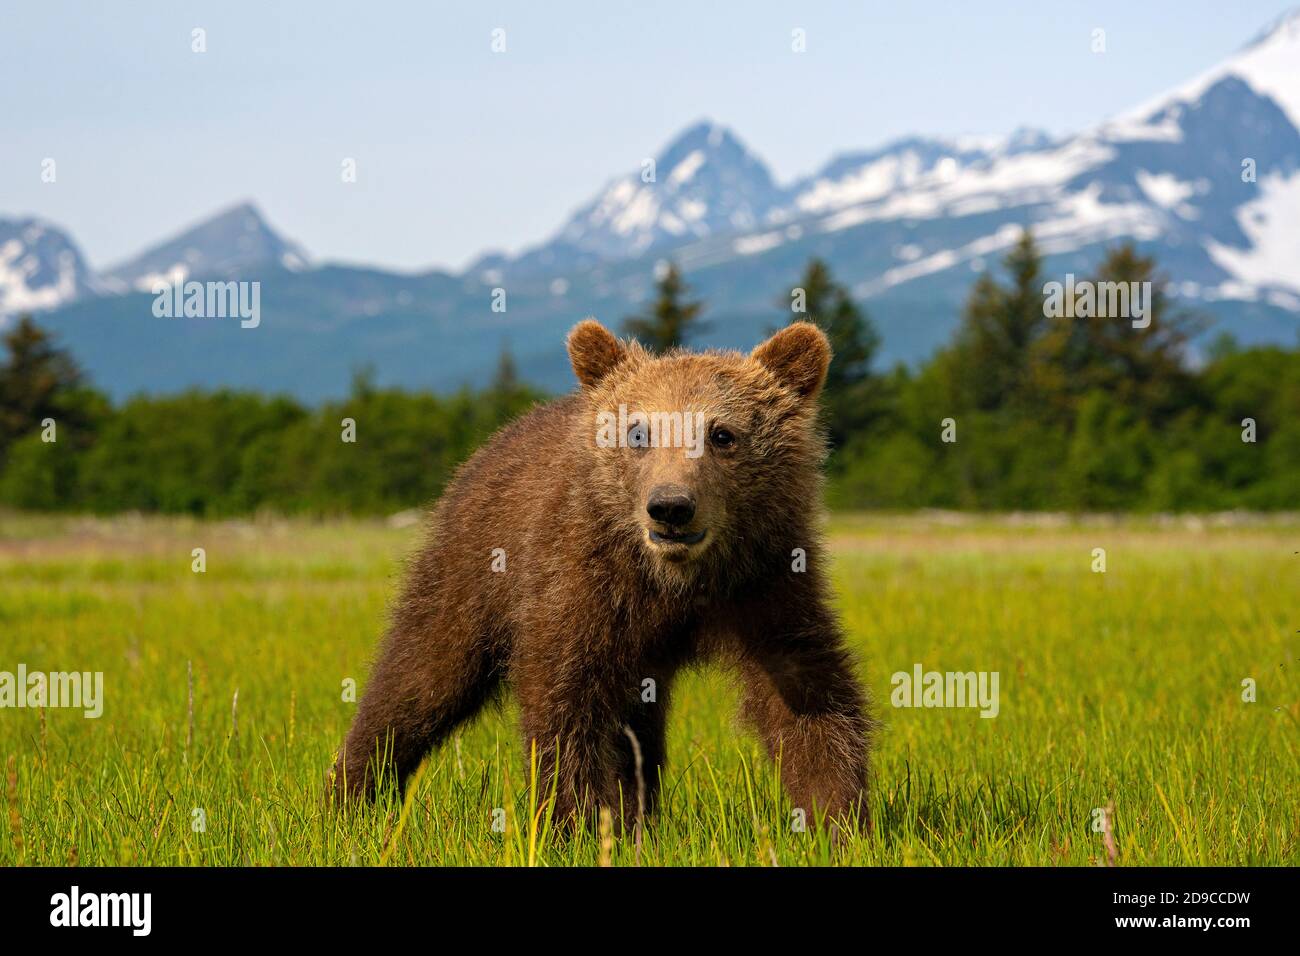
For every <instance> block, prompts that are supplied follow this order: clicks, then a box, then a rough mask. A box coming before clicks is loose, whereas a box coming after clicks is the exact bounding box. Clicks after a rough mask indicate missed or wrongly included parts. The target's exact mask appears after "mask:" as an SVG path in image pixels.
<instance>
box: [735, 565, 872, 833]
mask: <svg viewBox="0 0 1300 956" xmlns="http://www.w3.org/2000/svg"><path fill="white" fill-rule="evenodd" d="M807 584H808V585H810V586H811V590H804V589H802V588H800V589H799V590H802V591H803V593H802V594H801V595H798V596H796V595H792V594H786V595H785V596H784V597H781V596H780V595H772V597H773V598H775V599H774V600H772V601H770V602H767V601H765V602H763V606H762V607H753V608H750V609H749V610H750V612H751V613H749V614H746V615H745V617H744V618H743V620H746V621H748V625H749V626H748V627H746V628H744V630H743V631H742V633H741V634H740V635H739V637H740V639H741V646H740V648H739V656H740V669H741V674H742V677H743V681H744V696H743V705H742V713H743V715H744V717H745V718H746V719H747V720H748V721H749V722H750V723H751V724H753V725H754V726H755V727H756V728H757V730H758V732H759V734H760V736H761V737H762V739H763V742H764V744H765V745H766V747H767V751H768V754H769V755H770V756H771V757H772V759H774V760H779V761H780V766H781V777H782V782H783V784H784V785H785V788H786V792H787V793H788V794H789V795H790V798H791V800H792V801H793V803H794V806H795V807H796V808H799V809H802V810H804V811H805V813H807V814H808V816H809V818H811V819H817V818H819V817H821V816H825V817H826V818H828V819H829V820H831V821H832V822H836V821H839V820H847V819H853V818H856V820H857V822H858V823H859V824H862V825H865V824H866V823H867V807H866V788H867V751H868V746H869V742H870V733H871V719H870V717H869V716H868V715H867V702H866V694H865V692H864V690H863V688H862V686H861V684H860V683H859V682H858V680H857V678H856V677H855V676H854V673H853V668H852V662H851V660H850V657H849V654H848V652H847V651H846V649H845V647H844V638H843V635H842V633H841V631H840V627H839V623H838V622H837V621H836V619H835V615H834V613H833V612H832V611H831V610H830V608H829V607H828V606H827V604H826V602H825V601H824V600H823V599H822V597H821V593H820V592H821V587H820V585H819V583H818V582H816V581H808V582H807Z"/></svg>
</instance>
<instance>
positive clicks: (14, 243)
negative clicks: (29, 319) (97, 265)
mask: <svg viewBox="0 0 1300 956" xmlns="http://www.w3.org/2000/svg"><path fill="white" fill-rule="evenodd" d="M101 290H102V285H101V283H100V282H99V281H98V280H97V279H96V278H95V276H94V274H93V273H92V272H91V271H90V269H89V268H88V267H87V266H86V262H85V260H84V259H83V258H82V256H81V250H79V249H78V248H77V246H76V243H74V242H73V241H72V240H71V239H70V238H69V237H68V235H67V234H66V233H64V232H63V231H62V230H60V229H58V228H57V227H55V226H52V225H51V224H50V223H48V222H43V221H42V220H40V219H0V322H2V321H3V320H4V318H5V317H7V316H12V315H15V314H17V313H19V312H35V311H41V310H45V309H53V308H57V307H58V306H60V305H64V304H65V303H68V302H71V301H73V300H74V299H76V298H77V297H78V296H82V295H87V294H93V293H97V292H99V291H101Z"/></svg>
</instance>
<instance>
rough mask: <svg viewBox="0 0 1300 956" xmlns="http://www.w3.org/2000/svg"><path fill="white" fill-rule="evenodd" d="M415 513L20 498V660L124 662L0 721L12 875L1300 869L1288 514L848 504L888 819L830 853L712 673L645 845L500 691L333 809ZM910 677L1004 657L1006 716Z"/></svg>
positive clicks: (5, 639) (1293, 544) (691, 686)
mask: <svg viewBox="0 0 1300 956" xmlns="http://www.w3.org/2000/svg"><path fill="white" fill-rule="evenodd" d="M401 525H402V523H400V522H399V523H396V524H390V523H388V522H384V521H363V520H349V521H331V522H311V521H306V520H294V521H283V520H269V519H268V520H256V521H228V522H199V521H191V520H186V519H173V518H140V517H122V518H113V519H89V518H78V517H35V516H29V515H25V514H21V513H0V671H10V672H13V671H15V670H16V668H17V667H18V665H19V664H24V665H26V667H27V669H28V670H29V671H36V670H44V671H68V670H77V671H90V672H94V671H102V672H103V675H104V701H103V707H104V710H103V715H102V716H101V717H99V718H98V719H87V718H85V717H84V716H83V715H82V713H81V711H78V710H69V709H57V708H43V709H42V708H38V709H34V710H33V709H3V710H0V797H2V798H3V805H4V809H3V813H2V814H0V864H3V865H53V866H61V865H72V864H81V865H94V864H102V865H108V864H126V865H148V866H155V865H159V866H161V865H186V866H188V865H387V866H397V865H523V864H538V865H546V866H565V865H573V864H577V865H597V864H612V865H616V866H634V865H643V866H658V865H680V864H703V865H761V866H763V865H782V866H790V865H806V864H855V865H858V864H861V865H922V866H924V865H1069V866H1105V865H1117V866H1129V865H1146V864H1161V865H1163V864H1170V865H1210V864H1221V865H1272V866H1277V865H1296V863H1297V862H1300V676H1298V674H1297V672H1298V671H1300V631H1298V630H1297V629H1298V628H1300V608H1298V607H1297V602H1296V594H1297V587H1296V584H1297V574H1298V573H1300V554H1297V551H1300V519H1297V518H1296V517H1294V516H1290V517H1286V516H1281V517H1272V518H1252V517H1250V516H1240V515H1238V516H1228V517H1224V518H1215V517H1213V516H1209V517H1201V518H1169V519H1160V518H1154V517H1151V518H1126V519H1109V518H1103V517H1097V518H1078V519H1070V518H1065V517H1052V516H1039V517H1017V516H989V517H972V516H958V515H952V514H946V513H920V514H914V515H907V516H884V515H870V516H868V515H837V516H834V517H833V518H832V519H831V521H830V524H829V534H830V541H831V544H832V548H833V551H834V555H835V570H834V578H835V583H836V586H837V590H838V600H839V606H840V608H841V610H842V613H843V616H844V620H845V623H846V625H847V628H848V631H849V633H850V634H851V638H852V642H853V645H854V648H855V651H856V653H857V655H858V657H859V659H860V662H861V669H862V676H863V679H864V680H865V681H866V682H867V684H868V686H869V687H870V689H871V692H872V695H873V697H874V711H875V714H876V716H877V717H878V718H879V719H880V722H881V727H880V731H879V734H878V736H877V739H876V748H875V755H874V781H873V787H872V792H871V817H872V821H873V823H872V827H871V828H870V830H869V831H868V832H863V833H860V834H855V835H851V836H848V837H847V838H845V839H844V840H843V841H842V842H840V843H838V844H834V843H832V841H830V840H829V839H828V838H827V837H826V836H825V835H824V833H822V832H821V831H819V830H817V828H815V827H812V828H809V829H807V830H803V831H800V830H799V829H798V828H797V826H796V825H795V819H794V817H793V815H792V813H791V808H790V806H789V804H788V801H786V800H785V798H784V797H783V795H782V793H781V789H780V783H779V778H778V771H777V769H776V768H774V767H773V765H772V764H771V763H770V762H769V761H768V760H767V758H766V756H765V754H764V753H763V751H762V749H761V747H760V745H759V743H758V741H757V740H756V738H754V737H753V736H752V735H750V734H748V733H747V732H745V731H744V730H743V728H740V727H738V725H737V722H736V718H735V709H736V700H737V698H736V694H735V691H734V689H733V688H732V687H731V685H730V683H729V679H728V675H727V674H726V673H724V672H721V671H718V670H712V669H705V670H702V671H701V672H699V673H697V674H693V675H692V676H691V677H690V679H689V680H688V681H686V683H685V686H683V687H682V688H681V689H680V692H679V693H677V695H676V698H675V700H674V704H673V711H672V716H671V718H670V728H671V729H670V756H669V762H668V766H667V768H666V776H665V779H664V787H663V794H664V799H663V805H662V807H661V809H660V812H659V814H658V815H657V817H655V818H654V819H652V820H651V821H650V822H649V824H648V826H647V827H646V829H645V831H644V833H643V834H642V836H641V838H640V839H639V840H638V839H636V838H635V836H634V835H633V834H630V833H629V834H615V833H612V832H608V831H605V832H601V831H599V830H598V831H597V832H594V833H581V834H578V835H577V836H573V837H565V836H562V835H560V834H557V833H556V832H555V829H554V828H553V827H552V826H551V825H550V821H549V820H548V818H547V816H546V814H545V812H544V806H545V804H544V800H542V797H543V796H544V791H545V782H544V781H542V782H539V781H536V780H535V779H532V777H531V775H530V774H529V772H528V760H527V759H526V758H527V755H525V754H524V753H523V752H522V747H521V744H520V742H519V741H518V739H517V735H516V732H515V724H514V713H513V707H512V705H511V703H510V702H509V699H508V698H507V700H506V701H505V703H504V704H503V705H502V706H501V707H499V708H497V709H495V710H493V711H491V712H489V713H487V714H485V715H484V716H483V717H481V718H480V719H479V720H478V721H476V722H475V723H473V724H471V725H469V726H467V727H466V728H465V729H464V730H463V732H462V733H461V734H459V735H458V736H457V737H456V739H455V740H453V741H452V742H451V743H449V744H448V745H447V746H446V747H444V748H443V749H441V750H440V751H439V752H437V753H435V754H434V755H432V757H431V758H430V759H429V760H428V761H427V762H426V764H425V766H424V768H423V770H422V772H421V775H420V776H419V778H418V782H417V783H416V785H415V786H414V787H413V788H412V790H411V792H410V793H409V795H408V799H407V800H406V801H405V802H404V803H403V802H399V801H395V800H390V801H387V802H382V803H380V804H378V805H377V806H375V807H373V808H370V809H367V810H364V811H359V812H353V813H350V814H347V815H340V814H338V813H336V812H334V811H333V810H331V808H330V807H329V806H328V804H327V802H326V800H325V798H324V790H325V779H326V772H327V770H328V768H329V767H330V765H331V763H332V760H333V757H334V754H335V750H336V748H337V747H338V745H339V743H340V741H341V739H342V737H343V734H344V732H345V730H346V728H347V725H348V723H349V720H350V719H351V717H352V714H353V711H354V708H355V704H354V703H352V702H351V701H349V700H347V699H345V698H347V697H348V696H349V695H348V694H347V693H346V688H347V686H348V682H349V681H355V682H356V684H357V685H358V688H360V687H364V681H365V678H366V673H367V667H368V661H369V658H370V655H371V653H372V650H373V647H374V643H375V640H376V638H377V637H378V635H379V633H380V630H381V628H382V621H383V616H384V612H385V606H386V603H387V601H388V600H389V599H390V597H391V595H392V593H393V589H394V587H395V584H396V581H397V575H398V574H399V572H400V567H401V561H402V558H403V556H404V555H405V554H406V553H407V551H408V550H409V549H410V548H411V546H412V545H413V543H414V541H415V539H416V535H417V533H418V532H417V529H416V528H415V527H413V526H409V525H406V526H401ZM195 548H203V549H204V550H205V553H206V570H205V571H204V572H203V573H196V572H195V571H193V570H192V562H193V560H194V559H193V557H192V551H193V549H195ZM1098 548H1101V549H1104V550H1105V563H1106V570H1105V571H1104V572H1101V571H1098V570H1094V568H1095V567H1096V562H1097V557H1096V555H1095V552H1094V549H1098ZM918 664H919V665H921V666H922V667H923V669H924V670H927V671H929V670H937V671H944V672H947V671H957V672H966V671H976V672H997V673H998V675H999V684H998V687H999V695H1000V699H999V706H998V713H997V716H996V717H994V718H991V719H990V718H983V717H981V716H980V714H979V712H978V710H977V709H972V708H969V707H966V708H902V707H894V706H891V692H892V690H893V685H892V680H891V678H892V675H893V674H895V673H896V672H906V673H909V674H910V673H911V672H912V671H913V669H914V667H915V666H916V665H918ZM1246 679H1251V680H1253V681H1254V694H1253V695H1252V694H1251V693H1250V692H1249V691H1248V689H1247V688H1244V687H1243V681H1244V680H1246ZM1252 696H1253V697H1254V699H1253V700H1250V699H1243V698H1244V697H1245V698H1250V697H1252Z"/></svg>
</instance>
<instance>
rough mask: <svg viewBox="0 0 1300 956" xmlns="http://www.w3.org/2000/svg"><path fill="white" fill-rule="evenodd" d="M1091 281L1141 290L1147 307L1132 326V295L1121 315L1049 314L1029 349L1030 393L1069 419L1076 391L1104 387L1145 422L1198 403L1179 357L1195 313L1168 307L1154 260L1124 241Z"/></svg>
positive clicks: (1078, 393)
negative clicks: (1033, 387)
mask: <svg viewBox="0 0 1300 956" xmlns="http://www.w3.org/2000/svg"><path fill="white" fill-rule="evenodd" d="M1092 281H1093V288H1094V289H1098V290H1100V289H1104V288H1105V284H1107V283H1122V284H1123V285H1124V286H1126V287H1129V288H1130V289H1131V288H1133V287H1134V286H1135V285H1136V287H1138V288H1139V289H1144V290H1146V291H1145V292H1140V293H1139V294H1141V295H1143V296H1144V299H1145V301H1146V310H1147V311H1146V313H1145V316H1144V317H1143V318H1142V319H1141V320H1139V321H1140V322H1141V323H1142V324H1141V325H1139V326H1135V325H1134V318H1135V316H1136V311H1137V310H1136V302H1135V301H1133V300H1132V299H1131V297H1130V302H1129V314H1128V315H1122V316H1095V317H1090V318H1083V317H1077V316H1076V317H1067V316H1061V317H1058V318H1054V319H1052V320H1051V321H1050V323H1049V328H1048V331H1047V333H1046V334H1045V335H1043V336H1042V338H1041V339H1040V340H1039V341H1038V342H1037V343H1036V344H1035V348H1034V349H1033V354H1032V356H1031V360H1032V364H1033V377H1034V380H1035V383H1036V388H1037V392H1038V394H1039V395H1040V396H1041V397H1042V398H1043V399H1044V400H1045V403H1046V405H1047V406H1048V407H1049V408H1050V409H1051V410H1053V411H1055V412H1056V414H1057V415H1058V416H1059V417H1060V418H1063V419H1064V420H1067V421H1069V420H1073V418H1074V416H1075V414H1076V412H1077V409H1078V406H1079V403H1080V401H1081V398H1082V396H1083V395H1085V394H1086V393H1088V392H1092V391H1097V392H1104V393H1105V394H1107V395H1109V396H1111V397H1112V398H1113V399H1114V400H1115V401H1116V402H1117V403H1118V404H1119V405H1120V406H1121V407H1123V408H1126V409H1129V410H1131V411H1132V412H1133V413H1134V414H1135V415H1136V416H1137V417H1138V418H1139V419H1140V420H1142V421H1146V422H1151V423H1159V422H1162V421H1165V420H1168V419H1169V418H1171V417H1172V416H1174V415H1176V414H1177V413H1178V412H1179V411H1180V410H1184V409H1190V408H1191V407H1193V406H1195V405H1197V404H1198V403H1199V399H1198V397H1197V394H1196V392H1197V389H1196V385H1195V381H1194V378H1193V376H1192V375H1191V374H1190V372H1189V371H1188V369H1187V367H1186V364H1185V363H1186V346H1187V341H1188V339H1189V337H1190V336H1191V335H1192V334H1194V333H1195V331H1197V327H1198V325H1199V320H1198V319H1196V318H1195V317H1193V316H1191V315H1187V314H1184V313H1180V312H1178V311H1176V310H1174V309H1171V308H1170V305H1169V301H1168V298H1167V296H1166V295H1165V294H1164V292H1163V291H1162V286H1163V284H1164V283H1163V281H1162V280H1161V279H1160V278H1159V277H1158V276H1157V275H1156V265H1155V260H1154V259H1152V258H1151V257H1149V256H1142V255H1139V254H1138V252H1137V250H1136V249H1135V248H1134V247H1133V245H1132V244H1131V243H1125V244H1124V245H1122V246H1118V247H1117V248H1115V249H1113V250H1111V251H1110V252H1109V253H1108V254H1107V255H1106V257H1105V259H1103V261H1102V263H1101V265H1100V267H1099V268H1098V270H1097V275H1096V276H1095V278H1094V279H1093V280H1092ZM1148 292H1149V299H1146V298H1145V297H1146V295H1147V293H1148ZM1101 294H1102V293H1100V292H1098V293H1097V295H1098V296H1100V295H1101Z"/></svg>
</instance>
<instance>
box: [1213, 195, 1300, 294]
mask: <svg viewBox="0 0 1300 956" xmlns="http://www.w3.org/2000/svg"><path fill="white" fill-rule="evenodd" d="M1237 222H1238V224H1239V225H1240V226H1241V231H1242V232H1244V233H1245V234H1246V236H1247V237H1248V238H1249V240H1250V245H1249V246H1248V247H1247V248H1245V249H1236V248H1233V247H1232V246H1229V245H1226V244H1224V243H1220V242H1216V241H1214V240H1213V239H1209V240H1207V241H1206V243H1205V248H1206V251H1207V252H1208V253H1209V254H1210V258H1212V259H1213V260H1214V261H1215V263H1217V264H1218V265H1219V266H1221V267H1222V268H1223V269H1224V270H1226V271H1227V272H1229V273H1231V274H1232V275H1233V276H1235V277H1236V278H1237V279H1238V280H1239V281H1241V282H1244V283H1247V284H1249V285H1250V286H1257V287H1284V288H1290V289H1294V290H1296V291H1300V275H1297V272H1300V173H1293V174H1292V175H1291V176H1289V177H1286V178H1283V177H1280V176H1270V177H1266V178H1265V179H1263V180H1261V181H1260V191H1259V198H1258V199H1254V200H1252V201H1250V202H1248V203H1246V204H1245V205H1243V206H1242V207H1241V208H1240V209H1239V210H1238V211H1237Z"/></svg>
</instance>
